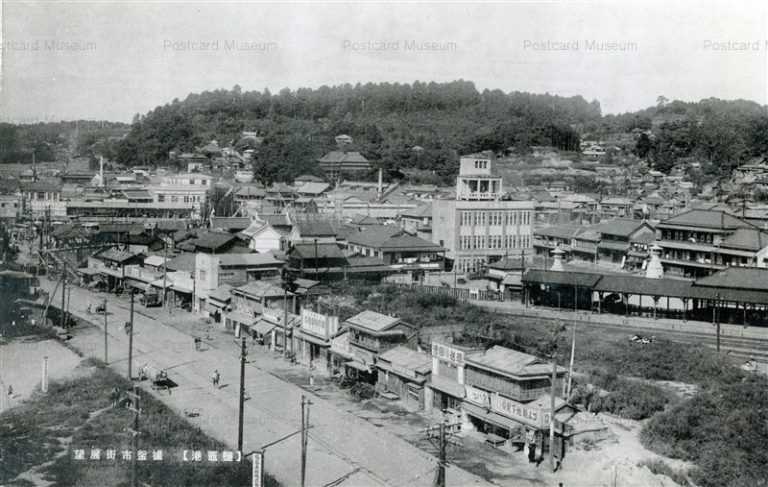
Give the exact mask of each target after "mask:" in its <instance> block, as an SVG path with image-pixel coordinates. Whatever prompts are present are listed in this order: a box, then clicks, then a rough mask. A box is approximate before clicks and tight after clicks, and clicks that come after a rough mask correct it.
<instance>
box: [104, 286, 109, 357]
mask: <svg viewBox="0 0 768 487" xmlns="http://www.w3.org/2000/svg"><path fill="white" fill-rule="evenodd" d="M107 350H108V349H107V298H104V363H106V364H108V363H109V354H108V352H107Z"/></svg>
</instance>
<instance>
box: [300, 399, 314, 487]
mask: <svg viewBox="0 0 768 487" xmlns="http://www.w3.org/2000/svg"><path fill="white" fill-rule="evenodd" d="M311 404H312V401H310V400H309V399H307V398H306V397H305V396H304V395H303V394H302V395H301V487H304V486H305V485H306V479H307V444H308V440H309V406H310V405H311Z"/></svg>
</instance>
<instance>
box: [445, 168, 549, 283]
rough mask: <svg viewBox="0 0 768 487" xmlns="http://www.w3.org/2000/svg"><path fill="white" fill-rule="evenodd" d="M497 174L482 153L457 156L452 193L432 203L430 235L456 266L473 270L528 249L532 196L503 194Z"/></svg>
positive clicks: (500, 180) (532, 204) (530, 241)
mask: <svg viewBox="0 0 768 487" xmlns="http://www.w3.org/2000/svg"><path fill="white" fill-rule="evenodd" d="M503 194H504V192H503V189H502V178H501V177H500V176H495V175H494V173H493V161H492V160H491V159H490V158H489V157H487V156H484V155H469V156H462V157H461V160H460V167H459V176H458V177H457V178H456V199H455V200H435V201H434V202H433V203H432V241H433V242H434V243H436V244H439V245H440V246H442V247H444V248H446V249H447V250H448V251H447V253H446V257H447V258H448V259H451V260H453V261H454V265H455V266H456V269H457V270H458V271H459V272H476V271H479V270H480V269H481V268H482V267H483V265H485V264H487V263H491V262H495V261H497V260H500V259H502V258H504V257H505V256H512V255H520V254H521V253H523V251H525V252H528V253H530V250H531V248H532V245H533V210H534V203H533V201H509V200H503V199H502V196H503Z"/></svg>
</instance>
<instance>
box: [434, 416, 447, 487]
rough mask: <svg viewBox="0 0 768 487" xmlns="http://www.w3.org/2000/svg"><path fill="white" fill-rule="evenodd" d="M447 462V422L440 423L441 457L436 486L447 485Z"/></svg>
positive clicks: (442, 486)
mask: <svg viewBox="0 0 768 487" xmlns="http://www.w3.org/2000/svg"><path fill="white" fill-rule="evenodd" d="M446 462H447V457H446V448H445V423H444V422H442V423H440V459H439V464H438V467H437V479H436V481H435V485H436V487H445V464H446Z"/></svg>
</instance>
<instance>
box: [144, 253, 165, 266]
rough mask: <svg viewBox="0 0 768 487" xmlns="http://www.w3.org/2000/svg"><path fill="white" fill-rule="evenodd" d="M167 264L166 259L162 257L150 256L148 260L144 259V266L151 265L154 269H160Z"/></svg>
mask: <svg viewBox="0 0 768 487" xmlns="http://www.w3.org/2000/svg"><path fill="white" fill-rule="evenodd" d="M164 263H165V258H164V257H163V256H161V255H150V256H149V257H147V258H146V259H144V265H149V266H153V267H160V266H161V265H163V264H164Z"/></svg>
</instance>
